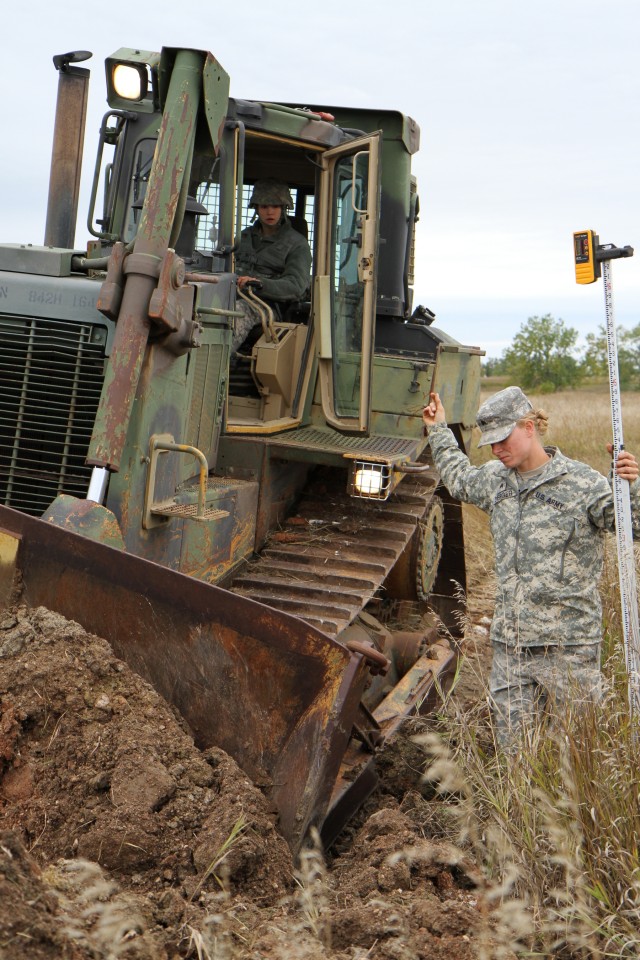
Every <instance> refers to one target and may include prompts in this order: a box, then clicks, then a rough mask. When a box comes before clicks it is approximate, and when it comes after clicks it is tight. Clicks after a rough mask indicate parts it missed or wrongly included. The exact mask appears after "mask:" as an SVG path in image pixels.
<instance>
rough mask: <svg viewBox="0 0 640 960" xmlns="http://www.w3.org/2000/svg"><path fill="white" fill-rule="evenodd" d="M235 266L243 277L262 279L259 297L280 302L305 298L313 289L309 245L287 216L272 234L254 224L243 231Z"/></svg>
mask: <svg viewBox="0 0 640 960" xmlns="http://www.w3.org/2000/svg"><path fill="white" fill-rule="evenodd" d="M235 269H236V273H237V274H239V275H240V276H247V277H257V278H258V279H259V280H261V281H262V287H261V288H260V290H258V291H257V293H258V296H259V297H265V299H267V300H275V301H276V302H278V303H286V302H288V301H291V300H302V299H303V297H304V296H305V294H306V292H307V290H308V289H309V276H310V273H311V251H310V250H309V244H308V243H307V241H306V240H305V239H304V237H303V236H302V234H301V233H298V232H297V230H294V229H293V227H292V226H291V223H290V222H289V220H288V219H286V218H285V220H284V221H283V222H282V223H281V224H280V226H279V228H278V230H277V232H276V233H274V234H273V236H271V237H267V236H265V235H264V234H263V232H262V227H261V226H260V224H259V223H254V224H253V226H251V227H247V228H246V230H243V231H242V234H241V236H240V246H239V248H238V252H237V254H236V268H235Z"/></svg>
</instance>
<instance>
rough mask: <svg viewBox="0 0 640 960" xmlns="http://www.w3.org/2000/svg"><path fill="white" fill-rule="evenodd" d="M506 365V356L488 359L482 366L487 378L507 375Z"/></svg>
mask: <svg viewBox="0 0 640 960" xmlns="http://www.w3.org/2000/svg"><path fill="white" fill-rule="evenodd" d="M506 372H507V371H506V369H505V365H504V356H502V357H487V359H486V360H485V361H484V363H483V364H482V373H483V374H484V376H485V377H499V376H501V375H502V374H503V373H506Z"/></svg>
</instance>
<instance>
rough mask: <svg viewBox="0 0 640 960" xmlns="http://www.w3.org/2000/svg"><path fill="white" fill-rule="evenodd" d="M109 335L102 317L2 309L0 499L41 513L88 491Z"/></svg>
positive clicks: (0, 338)
mask: <svg viewBox="0 0 640 960" xmlns="http://www.w3.org/2000/svg"><path fill="white" fill-rule="evenodd" d="M105 342H106V329H105V328H104V327H102V326H100V325H97V324H82V323H68V322H64V321H58V320H51V319H47V320H43V319H40V318H35V317H15V316H3V317H0V503H3V504H5V505H6V506H10V507H15V508H16V509H17V510H22V511H23V512H24V513H29V514H31V515H33V516H40V515H41V514H42V513H43V512H44V510H46V508H47V507H48V506H49V504H50V503H51V501H52V500H54V499H55V497H56V496H57V495H58V494H60V493H68V494H71V495H73V496H81V497H83V496H85V495H86V492H87V488H88V484H89V478H90V473H91V468H90V467H86V466H85V458H86V455H87V448H88V446H89V439H90V437H91V430H92V427H93V423H94V420H95V416H96V411H97V408H98V401H99V399H100V391H101V389H102V381H103V379H104V350H105V347H104V344H105Z"/></svg>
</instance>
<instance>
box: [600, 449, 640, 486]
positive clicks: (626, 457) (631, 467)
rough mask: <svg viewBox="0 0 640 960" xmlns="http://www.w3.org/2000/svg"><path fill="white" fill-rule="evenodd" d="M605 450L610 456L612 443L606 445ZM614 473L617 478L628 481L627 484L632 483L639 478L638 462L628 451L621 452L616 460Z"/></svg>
mask: <svg viewBox="0 0 640 960" xmlns="http://www.w3.org/2000/svg"><path fill="white" fill-rule="evenodd" d="M607 450H608V451H609V455H610V456H612V455H613V444H612V443H608V444H607ZM616 473H617V474H618V476H619V477H622V479H623V480H628V481H629V483H633V481H634V480H637V479H638V476H640V468H639V467H638V461H637V460H636V458H635V457H634V455H633V454H632V453H630V452H629V451H628V450H621V451H620V453H619V454H618V459H617V461H616Z"/></svg>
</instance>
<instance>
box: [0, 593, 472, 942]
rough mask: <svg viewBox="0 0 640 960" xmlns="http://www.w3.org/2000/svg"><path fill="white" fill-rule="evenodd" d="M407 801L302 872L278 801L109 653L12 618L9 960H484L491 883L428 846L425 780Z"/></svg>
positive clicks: (0, 639)
mask: <svg viewBox="0 0 640 960" xmlns="http://www.w3.org/2000/svg"><path fill="white" fill-rule="evenodd" d="M392 754H393V750H391V752H390V758H391V759H388V765H389V767H390V769H392V768H393V761H392ZM394 784H395V788H396V792H395V794H393V793H386V794H385V793H382V794H380V795H379V796H378V797H377V798H375V799H374V801H373V803H372V804H370V805H369V808H368V811H367V812H366V813H365V815H363V817H362V819H361V824H360V826H359V827H358V826H356V827H353V828H352V830H351V832H350V834H349V835H348V836H346V837H345V838H342V841H341V845H339V846H338V847H337V848H336V852H335V854H334V856H333V858H332V860H331V865H330V867H327V866H325V864H324V862H323V860H322V858H321V857H320V856H319V854H318V853H317V852H316V851H313V850H311V851H309V852H308V853H307V854H305V855H304V856H303V858H302V860H301V862H300V863H299V864H297V865H295V864H294V863H293V862H292V858H291V855H290V852H289V848H288V846H287V845H286V843H285V842H284V840H283V839H282V838H281V837H280V836H279V834H278V832H277V825H276V823H275V819H274V815H273V813H272V811H271V810H270V809H269V806H268V804H267V802H266V800H265V798H264V797H263V795H262V794H261V793H260V791H259V790H258V789H256V788H255V787H254V786H253V784H252V783H250V781H249V780H248V779H247V777H246V776H245V775H244V773H243V772H242V771H241V770H240V769H239V767H238V766H237V764H235V762H234V761H233V760H232V759H231V758H229V757H228V756H227V755H226V754H224V753H223V752H222V751H220V750H217V749H211V750H208V751H206V752H201V751H199V750H198V749H196V747H195V746H194V744H193V741H192V739H191V737H190V735H189V733H188V731H187V730H186V729H185V727H184V724H183V722H182V721H181V720H180V718H179V717H177V716H176V715H175V713H174V712H173V711H172V709H171V708H170V707H169V706H168V705H167V704H166V703H165V702H164V701H163V700H162V699H161V698H160V697H159V696H158V695H157V694H156V693H155V691H154V690H153V689H152V688H151V687H150V686H149V685H148V684H147V683H146V682H145V681H143V680H142V679H141V678H139V677H138V676H137V675H135V674H134V673H132V671H131V670H130V669H129V668H128V667H127V666H126V664H124V663H122V662H121V661H120V660H118V659H117V658H115V657H114V655H113V653H112V651H111V649H110V647H109V646H108V644H107V643H106V642H105V641H103V640H101V639H99V638H97V637H95V636H91V635H88V634H86V633H85V632H84V630H82V628H81V627H79V626H78V625H77V624H75V623H72V622H69V621H66V620H64V619H63V618H61V617H59V616H57V615H56V614H53V613H51V612H50V611H48V610H45V609H43V608H40V609H37V610H32V611H30V610H27V609H24V608H20V607H18V608H15V609H13V610H12V611H11V612H8V613H3V614H2V615H0V833H1V836H0V958H1V960H22V958H25V960H27V958H29V960H39V958H47V960H48V958H54V957H55V958H65V960H66V958H69V960H85V958H94V960H95V958H103V957H104V958H108V957H109V958H110V957H126V958H149V960H174V958H184V957H203V958H204V957H219V958H223V957H225V958H232V960H233V958H267V957H268V958H271V957H273V958H279V957H282V958H284V957H308V958H313V957H326V958H333V957H335V958H354V957H359V956H362V957H364V956H365V955H366V956H367V957H371V958H373V960H375V958H380V960H382V958H404V957H406V958H423V957H424V958H427V957H429V958H440V957H442V958H449V957H454V956H455V957H456V960H465V958H466V957H474V956H477V955H478V954H477V937H478V936H479V931H480V926H481V924H480V914H479V911H478V909H477V896H476V893H475V882H476V875H475V872H474V868H473V865H472V864H470V863H466V862H464V861H463V860H461V859H460V854H459V853H458V852H456V851H454V850H453V849H452V848H450V847H449V846H448V845H447V844H445V843H443V842H442V841H440V840H438V839H437V837H433V836H432V837H429V836H428V833H427V831H426V830H425V827H424V824H425V816H424V809H425V805H426V804H428V801H427V800H425V799H424V798H423V797H422V795H421V787H420V774H419V769H413V770H411V769H410V766H409V768H407V770H406V771H405V775H404V776H397V777H395V778H394ZM412 798H413V799H412Z"/></svg>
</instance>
